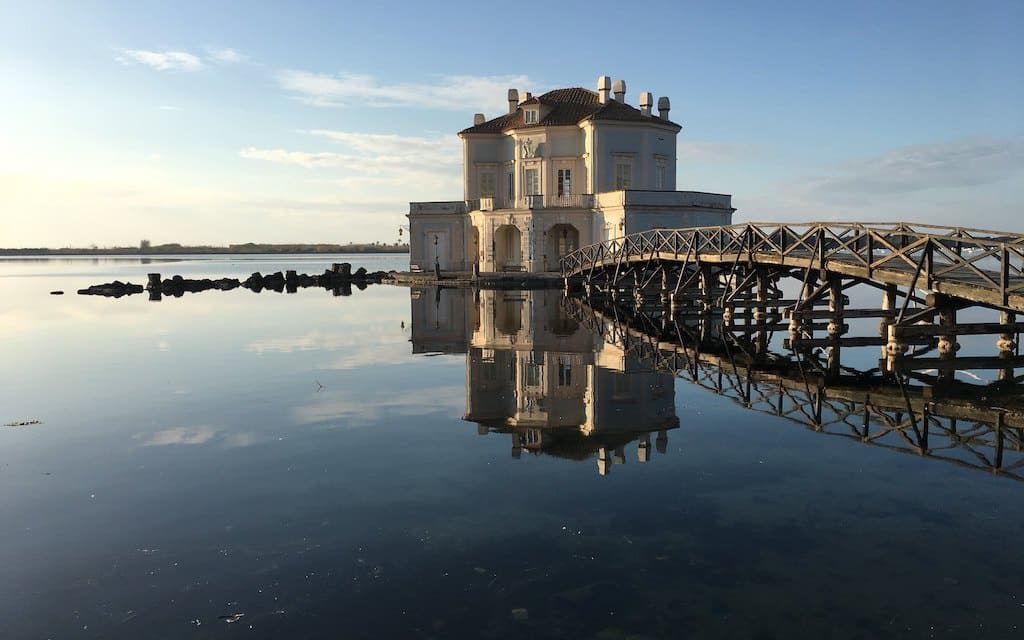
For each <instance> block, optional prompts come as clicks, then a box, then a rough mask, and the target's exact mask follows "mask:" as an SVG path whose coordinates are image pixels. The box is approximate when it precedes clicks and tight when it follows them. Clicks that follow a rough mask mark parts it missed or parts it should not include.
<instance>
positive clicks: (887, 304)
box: [878, 284, 896, 338]
mask: <svg viewBox="0 0 1024 640" xmlns="http://www.w3.org/2000/svg"><path fill="white" fill-rule="evenodd" d="M882 311H888V312H889V313H888V314H886V315H884V316H882V321H881V322H880V323H879V325H878V335H880V336H882V337H883V338H884V337H886V336H887V335H889V325H890V324H892V322H893V320H895V318H896V285H894V284H887V285H885V291H883V292H882Z"/></svg>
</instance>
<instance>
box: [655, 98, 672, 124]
mask: <svg viewBox="0 0 1024 640" xmlns="http://www.w3.org/2000/svg"><path fill="white" fill-rule="evenodd" d="M671 108H672V103H670V102H669V101H668V96H661V97H660V98H658V117H659V118H661V119H662V120H668V110H669V109H671Z"/></svg>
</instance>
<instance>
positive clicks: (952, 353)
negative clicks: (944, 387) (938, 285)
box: [935, 295, 960, 380]
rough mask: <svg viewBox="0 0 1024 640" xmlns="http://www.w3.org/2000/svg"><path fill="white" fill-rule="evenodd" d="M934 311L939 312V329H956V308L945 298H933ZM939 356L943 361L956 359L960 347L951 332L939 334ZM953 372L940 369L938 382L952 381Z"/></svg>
mask: <svg viewBox="0 0 1024 640" xmlns="http://www.w3.org/2000/svg"><path fill="white" fill-rule="evenodd" d="M935 302H936V305H935V306H936V309H937V311H938V312H939V327H941V328H945V329H954V328H955V327H956V306H955V305H953V303H952V302H951V301H950V300H949V298H947V297H946V296H939V295H936V297H935ZM938 349H939V356H940V357H942V358H945V359H950V358H954V357H956V352H957V351H958V350H959V349H960V345H959V344H957V341H956V334H955V333H953V332H949V333H942V332H941V330H940V333H939V343H938ZM954 373H955V370H953V369H946V368H940V369H939V379H940V380H952V379H953V377H954Z"/></svg>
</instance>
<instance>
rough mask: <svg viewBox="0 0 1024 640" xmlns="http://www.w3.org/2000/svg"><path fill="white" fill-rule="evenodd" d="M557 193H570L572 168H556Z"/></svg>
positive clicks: (565, 194)
mask: <svg viewBox="0 0 1024 640" xmlns="http://www.w3.org/2000/svg"><path fill="white" fill-rule="evenodd" d="M558 195H560V196H568V195H572V170H571V169H559V170H558Z"/></svg>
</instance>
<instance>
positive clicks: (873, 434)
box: [566, 299, 1024, 481]
mask: <svg viewBox="0 0 1024 640" xmlns="http://www.w3.org/2000/svg"><path fill="white" fill-rule="evenodd" d="M566 310H567V312H568V314H569V315H570V316H571V317H573V318H574V319H575V320H577V321H578V322H580V323H581V324H583V325H584V326H586V327H587V328H588V329H590V330H591V331H593V332H594V333H596V334H598V335H600V336H601V337H602V339H603V340H604V342H605V343H606V344H612V345H615V346H616V347H617V348H619V349H620V350H621V351H622V352H623V354H624V356H625V358H626V359H627V360H628V361H632V362H634V363H636V364H638V365H639V366H640V367H641V368H652V369H654V370H658V371H664V372H666V373H671V374H673V375H675V376H677V377H680V378H683V379H685V380H687V381H689V382H691V383H693V384H695V385H698V386H700V387H702V388H704V389H707V390H709V391H711V392H713V393H716V394H718V395H722V396H725V397H729V398H731V399H733V400H734V401H735V402H737V403H738V404H740V405H742V406H743V407H745V408H747V409H750V410H754V411H759V412H763V413H769V414H773V415H776V416H779V417H782V418H785V419H788V420H790V421H793V422H796V423H799V424H801V425H803V426H805V427H808V428H810V429H812V430H814V431H816V432H819V433H823V434H828V435H832V436H836V437H842V438H846V439H849V440H852V441H856V442H860V443H862V444H866V445H871V446H877V447H882V448H886V449H889V450H892V451H898V452H902V453H910V454H915V455H920V456H927V457H931V458H935V459H939V460H944V461H946V462H950V463H953V464H956V465H958V466H961V467H967V468H972V469H980V470H985V471H988V472H991V473H994V474H998V475H1001V476H1003V477H1007V478H1012V479H1014V480H1018V481H1024V399H1022V397H1021V396H1020V393H1019V389H1017V387H1016V385H1015V384H1012V383H1009V384H1007V383H997V384H995V385H990V386H986V387H982V388H979V387H978V386H976V385H967V384H962V383H952V384H944V385H940V386H935V387H933V386H929V385H927V384H920V382H921V380H922V379H923V378H924V376H921V375H897V376H893V375H886V374H884V373H882V372H880V371H877V370H874V371H855V370H851V369H846V368H844V369H843V370H842V371H841V372H840V373H839V375H834V374H833V372H832V371H830V367H829V365H828V364H827V363H823V362H821V361H820V360H819V359H818V358H817V357H815V356H812V355H810V354H794V355H796V357H791V356H784V355H779V354H772V353H769V352H751V351H750V350H749V349H748V348H747V346H749V345H747V346H745V345H744V344H743V342H742V339H741V340H734V339H733V336H731V335H730V334H729V333H728V332H727V331H722V329H723V327H722V326H721V325H719V326H718V329H719V331H718V335H717V336H713V335H709V332H708V330H707V329H708V327H707V325H706V324H703V323H701V322H698V323H696V324H695V325H694V324H687V323H685V322H682V321H680V320H679V319H678V318H669V319H668V321H667V322H666V317H665V316H662V317H657V316H656V315H655V316H651V315H648V314H647V313H645V312H644V311H642V310H640V311H637V310H632V309H624V310H620V309H619V308H617V307H614V306H612V307H610V308H608V309H605V310H599V309H595V308H593V307H591V306H589V305H587V304H585V303H583V302H582V301H580V300H578V299H568V300H567V301H566ZM915 378H916V379H915ZM912 382H913V383H914V384H911V383H912Z"/></svg>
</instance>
